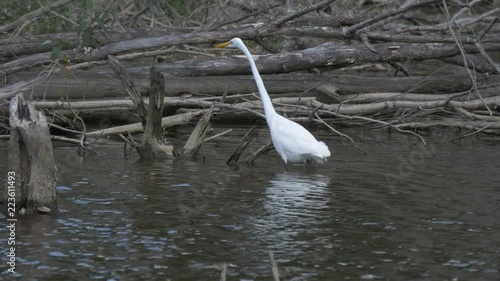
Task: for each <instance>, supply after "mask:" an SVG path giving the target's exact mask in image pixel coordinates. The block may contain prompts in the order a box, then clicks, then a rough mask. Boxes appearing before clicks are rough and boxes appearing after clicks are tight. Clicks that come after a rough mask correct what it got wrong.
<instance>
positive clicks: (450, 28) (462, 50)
mask: <svg viewBox="0 0 500 281" xmlns="http://www.w3.org/2000/svg"><path fill="white" fill-rule="evenodd" d="M442 1H443V5H442V6H443V9H444V11H445V13H446V16H447V17H448V21H447V22H448V29H449V30H450V33H451V36H452V37H453V40H454V41H455V44H456V45H457V47H458V49H459V50H460V54H462V58H463V60H464V67H465V69H466V70H467V74H469V78H470V80H471V83H472V86H473V87H474V93H475V94H476V95H477V96H478V97H479V99H480V100H481V101H482V102H483V105H484V106H485V107H486V109H487V110H488V111H489V112H490V115H493V112H492V111H491V109H490V107H489V106H488V105H487V104H486V103H485V102H484V100H483V97H482V96H481V94H480V93H479V90H478V89H477V83H476V78H475V77H474V75H473V74H472V72H471V71H470V69H469V65H468V63H467V56H466V54H465V50H464V48H463V46H462V44H461V43H460V42H459V41H458V38H457V37H456V35H455V32H454V31H453V27H452V26H451V16H450V12H449V11H448V6H447V5H446V0H442ZM473 2H474V1H473Z"/></svg>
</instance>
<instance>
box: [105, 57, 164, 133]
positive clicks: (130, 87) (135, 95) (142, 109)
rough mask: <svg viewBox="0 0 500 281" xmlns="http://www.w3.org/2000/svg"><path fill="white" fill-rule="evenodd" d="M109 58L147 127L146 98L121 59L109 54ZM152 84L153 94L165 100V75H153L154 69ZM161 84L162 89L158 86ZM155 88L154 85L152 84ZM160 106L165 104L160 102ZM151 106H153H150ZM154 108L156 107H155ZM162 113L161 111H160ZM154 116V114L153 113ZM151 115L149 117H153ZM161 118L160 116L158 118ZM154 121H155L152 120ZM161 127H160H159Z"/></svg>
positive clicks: (143, 123) (143, 124) (144, 125)
mask: <svg viewBox="0 0 500 281" xmlns="http://www.w3.org/2000/svg"><path fill="white" fill-rule="evenodd" d="M108 59H109V65H110V67H111V69H113V71H114V72H115V74H116V75H117V76H118V78H119V79H120V81H121V83H122V85H123V87H124V88H125V90H127V93H128V95H129V96H130V98H131V99H132V101H133V102H134V105H135V109H136V110H137V112H138V113H139V116H140V117H141V122H142V126H143V127H146V122H147V120H148V110H147V109H146V104H145V103H144V100H143V99H142V97H141V94H140V93H139V91H138V90H137V89H136V87H135V85H134V82H133V81H132V79H131V78H130V75H129V74H128V72H127V70H125V68H124V67H123V66H122V65H121V63H120V61H118V59H116V58H115V57H114V56H108ZM150 77H151V84H150V85H155V89H153V91H154V92H153V95H155V97H156V98H157V99H159V100H161V101H163V96H164V95H165V94H164V92H165V86H164V85H165V82H164V80H163V77H161V78H160V77H158V75H156V73H154V75H153V71H152V72H151V75H150ZM160 85H161V89H160V88H158V87H160ZM151 87H152V88H153V86H151ZM160 91H161V92H160ZM160 106H163V102H160ZM150 108H151V106H150ZM153 108H154V107H153ZM160 114H161V111H160ZM153 116H154V115H153ZM153 116H151V115H150V116H149V117H153ZM158 120H159V118H158ZM152 122H154V121H152ZM158 129H159V128H158Z"/></svg>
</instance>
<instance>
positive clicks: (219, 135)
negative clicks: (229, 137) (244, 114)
mask: <svg viewBox="0 0 500 281" xmlns="http://www.w3.org/2000/svg"><path fill="white" fill-rule="evenodd" d="M232 131H233V129H227V130H225V131H224V132H222V133H218V134H216V135H213V136H211V137H208V138H206V139H204V140H203V141H204V142H207V141H211V140H213V139H215V138H218V137H221V136H223V135H225V134H228V133H231V132H232Z"/></svg>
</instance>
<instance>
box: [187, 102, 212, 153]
mask: <svg viewBox="0 0 500 281" xmlns="http://www.w3.org/2000/svg"><path fill="white" fill-rule="evenodd" d="M213 112H214V106H213V105H212V106H211V107H210V109H209V110H208V111H207V112H205V114H203V117H202V118H201V119H200V120H199V121H198V124H196V127H195V128H194V130H193V132H192V133H191V136H189V139H188V140H187V142H186V144H185V145H184V148H183V150H184V155H186V156H189V157H194V156H196V154H198V151H199V150H200V148H201V146H202V145H203V140H204V139H205V135H206V134H207V131H208V129H209V128H210V119H211V118H212V114H213Z"/></svg>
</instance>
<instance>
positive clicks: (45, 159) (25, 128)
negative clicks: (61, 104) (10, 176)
mask: <svg viewBox="0 0 500 281" xmlns="http://www.w3.org/2000/svg"><path fill="white" fill-rule="evenodd" d="M9 121H10V143H9V170H10V171H11V172H14V173H15V175H16V176H15V177H16V178H15V187H16V188H15V197H16V204H15V205H16V208H15V209H16V212H18V211H19V209H21V208H24V209H25V212H26V213H27V214H33V213H37V211H38V209H40V208H42V209H44V210H47V208H48V209H49V210H52V211H54V210H56V209H57V196H56V188H55V187H56V181H57V177H56V172H57V168H56V165H55V161H54V151H53V149H52V141H51V139H50V133H49V128H48V126H47V120H46V119H45V115H44V114H43V113H42V112H39V111H37V110H36V109H35V108H34V106H33V105H32V104H30V103H29V102H26V101H25V99H24V98H23V96H22V95H21V94H19V95H17V96H15V97H14V98H12V100H11V101H10V120H9ZM2 194H3V199H4V200H3V202H7V200H6V199H7V197H8V196H9V195H8V193H7V188H5V187H4V190H3V192H2Z"/></svg>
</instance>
